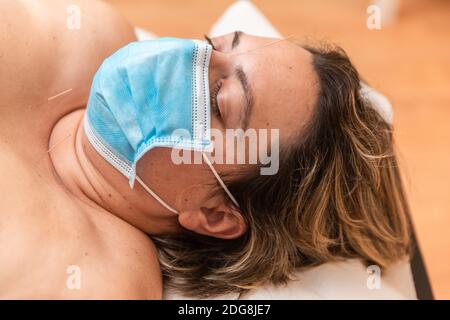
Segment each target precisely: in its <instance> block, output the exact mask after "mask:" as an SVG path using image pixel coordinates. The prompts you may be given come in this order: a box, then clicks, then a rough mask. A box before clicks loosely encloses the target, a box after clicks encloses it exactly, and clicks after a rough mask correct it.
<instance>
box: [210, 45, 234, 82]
mask: <svg viewBox="0 0 450 320" xmlns="http://www.w3.org/2000/svg"><path fill="white" fill-rule="evenodd" d="M230 68H231V60H230V57H229V55H228V54H226V53H222V52H220V51H217V50H213V52H212V54H211V59H210V61H209V70H208V80H209V87H210V89H211V87H212V86H214V85H215V83H217V81H218V80H219V79H223V78H226V77H227V76H228V74H229V70H230Z"/></svg>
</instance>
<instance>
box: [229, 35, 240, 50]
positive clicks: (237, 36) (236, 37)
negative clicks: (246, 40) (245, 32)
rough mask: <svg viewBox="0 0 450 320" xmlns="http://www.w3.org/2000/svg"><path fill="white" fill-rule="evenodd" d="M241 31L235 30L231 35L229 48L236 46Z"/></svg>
mask: <svg viewBox="0 0 450 320" xmlns="http://www.w3.org/2000/svg"><path fill="white" fill-rule="evenodd" d="M241 35H242V31H235V32H234V36H233V41H232V42H231V49H234V48H236V47H237V46H238V45H239V43H240V42H241Z"/></svg>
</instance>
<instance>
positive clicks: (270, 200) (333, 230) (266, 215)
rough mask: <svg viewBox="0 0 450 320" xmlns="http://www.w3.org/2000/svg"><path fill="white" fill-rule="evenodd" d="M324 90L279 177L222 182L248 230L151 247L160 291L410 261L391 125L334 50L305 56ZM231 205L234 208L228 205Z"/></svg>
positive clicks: (208, 290)
mask: <svg viewBox="0 0 450 320" xmlns="http://www.w3.org/2000/svg"><path fill="white" fill-rule="evenodd" d="M305 49H306V50H308V51H309V52H311V53H312V55H313V65H314V68H315V71H316V73H317V78H318V80H319V84H320V89H319V94H318V98H317V103H316V106H315V111H314V115H313V117H312V120H311V121H310V123H309V125H308V128H307V130H305V132H303V133H302V134H301V135H300V134H299V135H297V139H296V140H292V141H289V143H285V144H284V145H283V146H281V148H280V164H281V165H280V169H279V171H278V173H277V174H276V175H273V176H262V175H259V170H257V171H256V170H255V172H253V173H251V174H246V175H245V176H243V177H241V178H239V179H237V180H233V181H228V182H227V184H228V188H229V189H230V191H231V192H232V194H233V195H234V196H235V197H236V198H237V201H238V202H239V204H240V206H241V212H242V215H243V216H244V217H245V219H246V220H247V222H248V225H249V230H248V232H247V233H246V234H245V235H244V236H243V237H241V238H239V239H236V240H220V239H215V238H210V237H206V236H201V235H198V234H195V233H192V232H188V231H186V232H185V233H182V234H178V235H176V236H165V237H158V238H155V242H156V244H157V245H158V247H159V253H160V261H161V265H162V270H163V275H164V276H165V280H166V285H168V286H169V287H172V288H174V289H176V290H177V291H180V292H182V293H185V294H187V295H191V296H200V297H207V296H213V295H218V294H224V293H228V292H243V291H245V290H247V289H251V288H255V287H258V286H261V285H264V284H266V283H273V284H281V283H284V282H286V281H287V280H289V279H290V278H292V277H293V275H294V273H295V271H297V270H298V268H301V267H307V266H313V265H318V264H321V263H325V262H328V261H334V260H338V259H345V258H361V259H363V260H364V261H366V262H367V263H373V264H377V265H378V266H380V267H381V268H384V267H387V266H388V265H389V264H391V263H393V262H395V261H397V260H399V259H400V258H402V257H403V256H404V255H406V254H407V253H408V248H409V240H410V231H409V229H410V228H409V220H408V217H409V213H408V205H407V202H406V198H405V195H404V191H403V187H402V182H401V177H400V173H399V169H398V165H397V160H396V157H395V154H394V149H393V135H392V128H391V126H390V125H389V124H388V123H386V122H385V121H384V120H383V118H382V117H381V116H380V115H379V114H378V112H377V111H375V109H374V108H373V107H372V106H371V104H370V102H369V101H368V100H366V99H365V98H364V97H363V96H362V95H361V93H360V89H361V87H360V79H359V76H358V72H357V71H356V69H355V68H354V67H353V65H352V64H351V62H350V60H349V58H348V56H347V55H346V53H345V52H344V51H343V50H342V49H340V48H337V47H330V46H328V47H324V46H322V47H319V48H316V47H305ZM230 205H232V204H230Z"/></svg>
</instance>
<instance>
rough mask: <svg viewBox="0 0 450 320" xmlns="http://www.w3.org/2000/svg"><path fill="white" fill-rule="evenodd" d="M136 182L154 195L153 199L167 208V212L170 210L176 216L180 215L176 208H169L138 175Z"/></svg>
mask: <svg viewBox="0 0 450 320" xmlns="http://www.w3.org/2000/svg"><path fill="white" fill-rule="evenodd" d="M136 180H137V182H139V184H140V185H141V186H142V188H144V189H145V191H147V192H148V193H150V194H151V195H152V197H153V198H155V200H156V201H158V202H159V203H160V204H161V205H162V206H163V207H164V208H166V209H167V210H169V211H171V212H173V213H175V214H178V211H177V210H175V209H174V208H172V207H171V206H169V205H168V204H167V203H166V202H165V201H164V200H163V199H161V198H160V197H159V196H158V195H157V194H156V193H154V192H153V190H152V189H150V188H149V187H147V185H146V184H145V183H144V181H142V180H141V178H139V176H138V175H136Z"/></svg>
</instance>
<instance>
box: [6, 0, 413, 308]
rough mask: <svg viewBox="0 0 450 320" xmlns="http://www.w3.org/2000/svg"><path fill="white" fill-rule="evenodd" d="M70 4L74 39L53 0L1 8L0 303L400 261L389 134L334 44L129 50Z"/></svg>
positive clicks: (399, 200) (241, 38) (239, 43)
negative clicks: (339, 263)
mask: <svg viewBox="0 0 450 320" xmlns="http://www.w3.org/2000/svg"><path fill="white" fill-rule="evenodd" d="M50 2H51V5H50ZM70 3H71V4H72V3H76V4H78V5H79V6H80V7H81V13H82V19H83V20H82V25H81V28H79V29H75V30H73V29H71V28H67V27H66V17H67V16H66V15H65V12H66V8H67V6H68V5H69V2H66V1H39V2H35V1H21V2H18V1H4V2H2V4H1V6H2V8H1V10H0V12H1V13H0V15H1V21H2V22H1V26H0V28H1V34H3V35H4V36H3V37H2V40H1V53H0V60H1V63H0V74H1V75H2V76H1V80H0V81H1V85H0V88H1V89H0V90H1V91H0V97H1V105H0V113H1V115H0V121H1V125H0V130H1V133H0V137H1V139H0V148H1V149H0V150H1V151H0V161H1V162H0V171H1V177H2V179H1V182H0V188H1V189H0V190H1V193H2V194H3V199H2V201H1V202H0V207H1V210H0V215H1V223H0V242H1V243H2V244H3V245H2V250H1V251H0V283H1V284H2V285H1V286H0V297H1V298H58V299H60V298H62V299H66V298H68V299H71V298H145V299H148V298H156V299H159V298H161V297H162V287H163V284H164V286H167V287H169V288H172V289H174V290H176V291H178V292H181V293H184V294H187V295H189V296H194V297H205V296H214V295H218V294H225V293H230V292H240V293H243V292H245V291H246V290H248V289H251V288H258V287H260V286H263V285H266V284H283V283H285V282H286V281H288V280H289V279H290V278H291V277H293V275H294V273H295V272H296V271H298V270H300V269H301V268H308V267H312V266H316V265H319V264H322V263H325V262H330V261H336V260H342V259H348V258H358V259H361V261H362V262H363V263H370V264H376V265H378V266H380V267H381V268H385V267H388V266H389V265H390V264H392V263H394V262H396V261H398V260H399V259H401V258H403V257H404V256H405V255H407V254H408V247H409V221H408V208H407V202H406V199H405V196H404V192H403V188H402V184H401V180H400V175H399V170H398V166H397V161H396V156H395V153H394V150H393V140H392V128H391V126H390V125H389V124H388V123H386V122H385V121H384V120H383V119H382V118H381V117H380V115H379V114H378V113H377V112H376V111H375V110H374V109H373V108H372V106H371V105H370V103H369V102H368V101H367V100H365V99H364V97H363V96H361V94H360V79H359V76H358V72H357V71H356V70H355V68H354V66H353V65H352V63H351V62H350V60H349V58H348V57H347V55H346V54H345V53H344V51H343V50H341V49H339V48H337V47H333V46H327V47H311V46H300V45H298V44H296V43H294V42H292V41H291V40H289V39H285V40H282V41H280V40H275V39H269V38H260V37H255V36H251V35H248V34H244V33H241V32H235V33H232V34H228V35H225V36H221V37H217V38H212V39H208V38H206V39H205V40H189V39H175V38H163V39H159V40H154V41H145V42H135V40H136V39H135V38H134V33H133V29H132V28H131V27H130V26H129V25H128V24H127V22H125V21H124V20H123V19H122V18H121V17H120V16H119V15H118V14H117V13H116V12H115V11H113V10H112V9H111V8H109V7H107V6H106V5H105V4H103V3H101V2H94V1H75V2H74V1H73V0H71V1H70ZM99 17H101V19H100V18H99ZM24 21H27V23H23V22H24Z"/></svg>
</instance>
